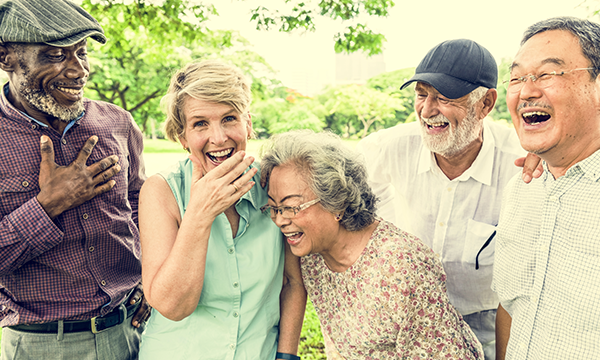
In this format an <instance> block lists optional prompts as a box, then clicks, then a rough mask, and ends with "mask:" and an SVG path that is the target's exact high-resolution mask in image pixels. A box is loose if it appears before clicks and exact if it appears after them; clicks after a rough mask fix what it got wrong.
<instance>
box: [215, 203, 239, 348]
mask: <svg viewBox="0 0 600 360" xmlns="http://www.w3.org/2000/svg"><path fill="white" fill-rule="evenodd" d="M217 220H219V221H220V222H221V226H219V227H214V226H213V230H214V229H215V228H220V229H223V230H222V231H223V233H222V234H221V238H222V239H224V241H225V244H226V246H225V249H226V251H227V256H226V259H227V269H228V271H229V274H230V276H229V279H230V283H229V284H227V285H226V286H228V287H230V289H231V294H232V296H231V311H230V312H229V314H228V321H227V322H228V323H229V324H230V327H229V329H230V332H229V344H228V345H227V348H228V349H227V357H226V359H229V360H233V358H234V357H235V351H236V349H237V345H238V343H237V342H238V337H239V329H240V320H241V303H242V302H241V299H242V283H241V277H240V272H239V270H238V269H239V267H238V261H237V250H236V247H235V244H234V239H233V237H232V236H231V225H230V224H229V221H228V220H227V217H226V216H225V215H224V214H221V215H219V216H218V217H217ZM238 233H239V232H238Z"/></svg>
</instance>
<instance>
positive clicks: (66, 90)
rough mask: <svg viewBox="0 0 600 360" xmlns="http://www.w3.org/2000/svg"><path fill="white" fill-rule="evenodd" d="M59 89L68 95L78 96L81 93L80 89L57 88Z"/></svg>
mask: <svg viewBox="0 0 600 360" xmlns="http://www.w3.org/2000/svg"><path fill="white" fill-rule="evenodd" d="M57 88H58V90H60V91H64V92H66V93H69V94H73V95H77V94H79V93H80V92H81V90H80V89H67V88H62V87H57Z"/></svg>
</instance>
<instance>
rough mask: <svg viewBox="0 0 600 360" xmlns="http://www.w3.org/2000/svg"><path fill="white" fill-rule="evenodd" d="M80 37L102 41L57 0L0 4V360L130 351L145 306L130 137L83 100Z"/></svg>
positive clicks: (123, 118) (137, 171)
mask: <svg viewBox="0 0 600 360" xmlns="http://www.w3.org/2000/svg"><path fill="white" fill-rule="evenodd" d="M88 37H91V38H92V39H94V40H96V41H98V42H101V43H104V42H106V38H105V36H104V34H103V30H102V28H101V27H100V25H99V24H98V22H97V21H96V20H95V19H94V18H93V17H91V16H90V15H89V14H88V13H86V12H85V11H84V10H83V9H82V8H81V7H80V6H78V5H76V4H73V3H71V2H69V1H66V0H1V1H0V67H1V68H2V70H3V71H5V72H6V73H7V74H8V77H9V82H8V83H6V84H5V85H4V86H3V87H2V91H1V92H0V133H1V134H2V136H1V137H0V149H1V151H2V156H1V157H0V212H1V216H2V220H1V221H0V326H2V327H3V329H2V359H110V360H115V359H135V358H137V351H138V345H139V339H140V335H141V331H142V330H143V326H140V325H142V324H143V322H144V321H145V319H146V317H147V316H148V314H149V309H148V307H147V305H146V303H145V302H144V301H142V300H141V299H142V295H141V291H140V289H141V287H140V286H139V285H140V279H141V264H140V244H139V233H138V229H137V208H138V193H139V190H140V188H141V186H142V184H143V182H144V180H145V175H144V165H143V161H142V156H141V153H142V147H143V143H142V134H141V132H140V130H139V129H138V127H137V126H136V124H135V122H134V121H133V119H132V117H131V115H130V114H129V113H127V112H125V111H124V110H122V109H120V108H118V107H116V106H114V105H111V104H107V103H103V102H97V101H90V100H88V99H84V98H83V88H84V86H85V83H86V81H87V78H88V76H89V72H90V67H89V63H88V57H87V38H88ZM140 304H142V306H140Z"/></svg>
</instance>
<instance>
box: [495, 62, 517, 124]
mask: <svg viewBox="0 0 600 360" xmlns="http://www.w3.org/2000/svg"><path fill="white" fill-rule="evenodd" d="M511 63H512V60H511V59H506V58H505V59H502V62H501V63H500V66H499V67H498V73H499V74H498V86H497V90H498V100H496V105H495V106H494V110H493V111H492V113H491V114H490V116H491V117H492V118H494V120H504V121H507V122H509V123H511V124H512V118H511V117H510V112H509V111H508V106H507V105H506V88H505V87H504V84H503V83H502V82H503V81H504V80H506V79H508V77H509V75H510V69H509V66H510V64H511Z"/></svg>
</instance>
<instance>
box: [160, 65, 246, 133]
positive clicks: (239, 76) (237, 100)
mask: <svg viewBox="0 0 600 360" xmlns="http://www.w3.org/2000/svg"><path fill="white" fill-rule="evenodd" d="M188 97H192V98H195V99H200V100H205V101H209V102H214V103H221V104H227V105H229V106H231V107H232V108H234V109H235V110H236V111H237V112H238V113H240V114H241V115H242V117H243V118H244V119H245V120H246V121H249V120H250V119H249V118H248V111H249V109H250V102H251V100H252V94H251V91H250V82H249V81H248V79H247V78H246V77H245V76H244V74H243V73H242V72H241V70H240V69H238V68H237V67H235V66H231V65H228V64H225V63H224V62H221V61H217V60H205V61H202V62H197V63H190V64H188V65H186V66H184V67H183V68H182V69H181V70H179V71H177V73H175V75H173V77H172V78H171V85H170V86H169V90H168V91H167V94H166V95H165V96H164V97H163V99H162V100H161V104H162V105H163V106H165V107H166V112H167V120H166V121H165V125H164V131H165V135H166V136H167V137H168V138H169V139H171V140H172V141H178V140H179V136H180V135H182V134H183V132H184V130H185V122H186V119H185V115H184V113H183V105H184V103H185V100H186V99H187V98H188Z"/></svg>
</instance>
